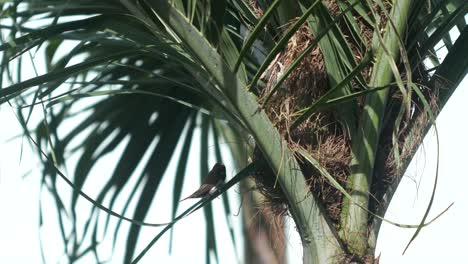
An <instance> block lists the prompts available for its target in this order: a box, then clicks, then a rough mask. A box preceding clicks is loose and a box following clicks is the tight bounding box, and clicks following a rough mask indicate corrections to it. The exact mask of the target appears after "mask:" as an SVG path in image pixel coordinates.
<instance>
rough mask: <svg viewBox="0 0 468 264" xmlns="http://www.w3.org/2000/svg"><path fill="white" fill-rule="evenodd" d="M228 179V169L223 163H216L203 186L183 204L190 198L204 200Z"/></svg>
mask: <svg viewBox="0 0 468 264" xmlns="http://www.w3.org/2000/svg"><path fill="white" fill-rule="evenodd" d="M225 179H226V167H224V165H223V164H221V163H216V164H215V165H214V166H213V168H212V169H211V171H210V173H208V176H206V177H205V179H204V180H203V183H202V185H201V186H200V188H199V189H198V190H196V191H195V192H194V193H193V194H192V195H190V196H189V197H187V198H185V199H182V200H180V201H181V202H182V201H184V200H187V199H190V198H202V197H204V196H206V195H209V194H213V193H214V192H215V191H216V189H217V187H218V186H219V184H221V183H223V182H224V180H225Z"/></svg>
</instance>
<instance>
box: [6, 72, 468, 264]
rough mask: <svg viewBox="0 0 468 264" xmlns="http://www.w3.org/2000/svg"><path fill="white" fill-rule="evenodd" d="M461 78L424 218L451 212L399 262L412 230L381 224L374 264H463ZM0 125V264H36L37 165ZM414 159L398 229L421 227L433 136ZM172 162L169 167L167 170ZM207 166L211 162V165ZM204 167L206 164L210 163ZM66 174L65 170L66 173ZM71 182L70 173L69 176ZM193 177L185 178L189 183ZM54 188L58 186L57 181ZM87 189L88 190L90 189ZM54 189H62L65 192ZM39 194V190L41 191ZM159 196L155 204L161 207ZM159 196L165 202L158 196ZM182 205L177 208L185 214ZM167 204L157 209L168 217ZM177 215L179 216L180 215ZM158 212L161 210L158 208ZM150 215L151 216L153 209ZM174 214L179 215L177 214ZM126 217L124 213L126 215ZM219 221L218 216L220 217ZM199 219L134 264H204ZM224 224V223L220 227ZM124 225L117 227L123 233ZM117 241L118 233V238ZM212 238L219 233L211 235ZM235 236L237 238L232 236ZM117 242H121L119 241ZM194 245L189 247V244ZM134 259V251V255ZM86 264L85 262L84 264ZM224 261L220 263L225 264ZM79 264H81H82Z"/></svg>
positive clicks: (401, 191) (56, 249)
mask: <svg viewBox="0 0 468 264" xmlns="http://www.w3.org/2000/svg"><path fill="white" fill-rule="evenodd" d="M467 88H468V78H465V80H464V82H463V83H462V84H461V86H460V87H459V89H457V91H456V92H455V93H454V94H453V96H452V98H451V99H450V101H449V103H448V104H447V105H446V107H445V108H444V109H443V111H442V112H441V114H440V115H439V118H438V120H437V124H438V129H439V136H440V138H439V139H440V160H439V161H440V168H439V182H438V185H437V193H436V197H435V201H434V204H433V206H432V210H431V213H430V214H429V217H428V219H432V218H433V217H434V216H436V215H437V214H439V213H440V212H441V211H443V210H444V209H445V208H446V207H447V206H448V205H450V204H451V203H452V202H455V204H454V205H453V206H452V208H451V209H450V210H449V211H448V212H446V213H445V214H444V215H443V216H441V217H440V218H439V219H438V220H437V221H436V222H435V223H433V224H432V225H430V226H428V227H426V228H424V229H423V230H422V231H421V233H420V235H419V237H418V238H416V240H415V241H414V242H413V244H412V245H411V246H410V248H409V249H408V250H407V252H406V254H405V255H404V256H402V255H401V253H402V252H403V249H404V248H405V246H406V244H407V243H408V241H409V239H410V238H411V236H412V234H413V232H414V229H402V228H398V227H394V226H391V225H389V224H383V226H382V229H381V232H380V235H379V240H378V245H377V255H378V254H379V253H381V259H380V261H381V263H383V264H385V263H442V262H443V263H458V262H460V261H462V260H465V259H466V257H467V256H466V251H465V250H466V249H465V245H468V226H467V225H466V223H465V222H466V219H467V218H468V213H467V212H468V196H467V195H466V190H465V188H466V186H468V175H467V173H466V169H465V168H464V165H465V164H464V163H465V162H467V161H466V156H465V152H466V150H467V149H468V139H467V137H466V132H467V131H468V124H467V123H466V122H464V121H463V116H465V115H466V114H467V113H468V109H467V104H466V102H467V101H468V90H467ZM0 120H1V122H2V124H4V125H3V126H2V129H0V212H2V215H1V218H0V263H37V262H39V261H40V259H41V257H40V249H39V230H38V225H39V216H38V212H39V211H38V205H39V197H40V196H39V186H40V177H41V176H40V168H41V167H40V166H39V163H38V162H37V158H36V157H35V154H33V153H31V151H30V148H29V145H28V144H27V143H26V141H25V142H24V143H25V144H24V147H23V152H22V154H21V143H22V140H21V138H17V139H15V140H12V141H6V140H8V139H11V138H12V137H14V136H17V135H19V134H20V133H21V128H20V126H19V124H18V122H17V121H16V119H15V117H14V114H13V111H12V110H11V109H10V107H9V106H8V105H6V104H4V105H2V106H1V107H0ZM416 157H417V158H416V159H415V160H413V162H412V163H411V165H410V167H409V169H408V172H407V173H406V176H405V177H404V178H403V180H402V183H401V184H400V186H399V188H398V190H397V192H396V194H395V197H394V199H393V200H392V203H391V206H390V208H389V211H388V213H387V214H386V216H385V217H386V218H388V219H389V220H392V221H395V222H399V223H403V224H417V223H419V221H420V220H421V217H422V216H423V214H424V211H425V209H426V207H427V204H428V202H429V197H430V194H431V191H432V186H433V182H434V176H435V163H436V162H435V159H436V146H435V138H434V133H429V136H428V137H426V139H425V141H424V145H423V146H422V147H421V148H420V149H419V151H418V154H417V155H416ZM114 162H115V159H113V158H112V157H111V156H109V157H107V158H106V160H104V161H103V162H102V163H101V164H100V165H99V166H98V168H96V169H94V170H93V173H96V174H102V173H106V175H107V174H109V171H110V170H111V168H113V167H114V165H113V163H114ZM174 162H176V161H172V162H171V163H172V165H171V168H170V169H169V170H174ZM197 163H198V159H195V160H194V161H193V162H192V165H189V166H191V167H190V168H191V170H192V171H196V172H198V169H197V167H196V166H197V165H196V164H197ZM211 163H212V162H211ZM211 163H210V164H211ZM232 168H233V167H232V165H231V164H227V169H228V177H229V176H232V175H233V174H234V173H235V172H234V171H233V169H232ZM29 170H35V172H34V173H31V174H29V175H28V176H27V177H26V178H24V177H23V176H24V175H25V173H26V172H27V171H29ZM68 171H69V172H72V171H73V170H72V169H70V170H68ZM70 175H71V174H70ZM193 178H195V177H192V179H193ZM59 181H61V180H60V179H59ZM171 184H172V183H171V182H170V181H165V182H163V183H162V185H161V187H160V188H161V189H168V190H170V186H171ZM197 184H198V182H197V181H196V180H193V181H192V182H189V183H187V184H186V186H185V187H184V190H183V195H186V194H190V192H191V191H192V190H193V187H190V186H196V185H197ZM91 185H92V184H91ZM187 186H189V187H187ZM62 188H63V189H64V190H67V188H69V187H67V186H66V185H63V186H62ZM85 192H87V193H91V194H92V193H95V192H96V189H93V188H92V187H90V184H88V185H85ZM44 193H47V191H44ZM236 195H237V194H236V192H235V191H233V190H231V191H230V196H231V197H235V196H236ZM163 196H164V195H162V196H161V195H159V196H158V197H157V198H156V201H155V202H156V203H157V204H161V201H163V202H162V204H164V198H163ZM166 197H167V196H166ZM42 199H46V200H47V201H49V202H50V203H49V206H48V207H46V208H44V212H46V213H48V212H50V214H51V215H52V216H51V215H46V218H45V219H46V224H45V226H44V228H43V229H42V231H41V234H42V235H43V238H46V241H47V243H45V244H44V247H45V252H46V259H47V260H48V261H50V263H57V261H59V262H60V263H66V259H65V258H64V257H63V254H62V242H61V240H60V236H59V233H58V227H57V222H56V217H55V209H54V205H53V204H52V199H51V198H50V196H48V195H47V194H43V195H42ZM190 204H191V203H190V202H187V204H184V205H182V207H183V208H186V207H188V206H189V205H190ZM80 206H82V208H83V209H82V210H83V212H86V210H89V208H90V205H89V204H87V202H85V201H83V202H82V205H80ZM214 206H215V208H216V209H217V210H221V209H220V207H221V201H220V200H219V199H218V200H215V201H214ZM169 208H170V207H169V205H168V207H167V208H166V209H165V210H166V211H167V212H169V210H170V209H169ZM183 208H182V209H183ZM237 208H238V204H236V203H233V206H232V210H233V211H236V210H237ZM160 210H164V209H163V208H161V209H160ZM153 211H154V210H153ZM179 211H180V210H179ZM129 215H131V214H129ZM220 215H222V213H220ZM165 217H167V215H166V216H162V217H161V214H154V220H153V221H152V222H160V221H164V220H167V218H165ZM231 218H232V219H233V221H234V222H235V224H239V217H235V216H232V217H231ZM203 219H204V217H203V214H202V212H197V213H195V214H193V215H192V216H190V217H189V218H187V219H183V220H182V221H180V222H179V223H178V224H177V225H176V229H175V235H176V236H175V242H174V244H175V245H177V246H176V247H174V250H173V256H168V254H167V252H168V250H167V245H168V237H169V236H168V235H166V237H165V239H162V240H161V241H160V242H158V243H157V244H156V246H155V247H154V248H153V249H152V250H151V252H150V253H149V254H148V256H146V257H145V258H144V259H143V261H142V262H141V263H153V262H154V261H155V259H157V260H158V261H160V262H161V263H186V262H189V263H205V261H204V250H203V248H204V246H205V242H204V238H203V237H202V239H199V243H198V242H196V241H197V239H193V238H196V237H199V236H202V234H204V229H205V224H204V223H203ZM223 221H224V222H225V219H224V217H219V221H218V222H220V223H222V222H223ZM222 225H224V224H222ZM126 228H128V225H127V226H126V227H125V228H124V230H127V229H126ZM219 232H220V233H222V234H221V235H220V239H219V240H220V241H221V242H222V243H229V246H228V247H229V250H224V251H223V250H222V247H218V249H219V250H220V254H221V256H220V259H221V260H223V264H224V263H236V259H235V257H234V255H232V252H228V251H230V250H231V246H230V245H231V244H230V243H231V242H230V239H229V236H228V234H227V231H226V230H225V229H224V231H223V230H221V231H219ZM156 233H157V231H156V230H152V229H151V228H145V229H144V231H143V232H142V234H143V235H142V236H141V239H140V242H141V243H139V245H138V248H140V249H141V248H143V246H144V245H146V243H147V242H148V241H150V240H151V239H152V238H153V236H154V235H155V234H156ZM122 234H126V231H124V232H123V233H122ZM187 234H190V235H189V237H191V240H190V241H188V240H186V238H185V237H186V236H187ZM217 235H219V234H217ZM237 235H239V234H237ZM289 235H290V237H291V239H290V241H288V249H289V250H291V251H292V252H296V253H292V254H290V256H291V257H292V258H293V259H295V258H296V259H297V260H293V261H292V262H291V263H300V259H301V253H300V243H299V241H298V238H297V235H296V234H295V231H294V230H289ZM120 238H123V236H120ZM194 241H195V242H194ZM108 248H109V245H104V246H103V247H102V249H103V250H108ZM137 252H138V249H137ZM114 255H115V257H116V258H118V256H122V255H123V249H121V248H118V250H117V251H116V253H115V254H114ZM88 260H89V259H88ZM226 260H228V261H227V262H226ZM83 263H86V261H85V262H83Z"/></svg>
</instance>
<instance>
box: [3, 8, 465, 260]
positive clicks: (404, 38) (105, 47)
mask: <svg viewBox="0 0 468 264" xmlns="http://www.w3.org/2000/svg"><path fill="white" fill-rule="evenodd" d="M1 5H2V21H5V23H2V30H3V31H4V32H5V33H8V35H9V36H8V37H7V38H3V37H4V36H2V38H3V39H2V45H1V46H0V50H1V51H2V52H3V53H2V54H3V56H2V74H0V76H1V78H2V81H1V83H2V87H3V88H2V89H1V90H0V102H1V103H6V102H9V103H11V104H17V105H19V106H20V107H23V108H25V111H19V115H18V116H19V120H20V122H21V123H22V124H23V126H24V128H25V135H26V136H27V137H28V138H29V139H31V141H32V142H33V144H34V146H36V147H37V149H38V155H39V156H40V157H41V158H42V160H43V164H44V169H43V175H44V181H43V183H44V186H46V187H47V188H48V189H49V190H50V191H51V193H52V195H53V196H54V197H55V199H56V202H57V208H58V210H59V216H60V221H61V223H62V228H63V226H65V224H64V223H63V222H65V221H67V219H68V220H70V221H71V223H72V228H71V231H70V232H68V231H63V240H64V243H66V245H67V252H66V253H67V256H68V258H69V260H70V262H73V261H75V260H77V259H79V258H80V257H82V256H83V255H84V254H87V253H94V255H95V256H96V261H98V262H99V261H100V258H99V251H98V250H97V244H99V241H98V239H97V230H98V227H99V226H101V225H100V224H102V223H101V222H100V221H98V219H99V216H98V212H99V210H98V209H102V210H104V211H106V212H107V213H108V215H107V216H106V219H107V221H106V224H105V227H104V228H105V229H106V230H107V226H108V219H109V217H111V216H112V215H113V216H117V217H119V219H120V221H131V222H133V225H132V226H131V228H130V230H129V232H128V235H127V242H126V244H127V247H126V253H125V258H124V262H125V263H127V262H130V261H131V260H132V259H133V258H134V257H135V256H136V255H135V253H136V252H135V245H136V241H137V240H138V235H139V233H140V230H141V227H142V226H143V225H148V223H147V222H145V221H147V220H145V217H146V216H147V213H148V210H149V208H150V206H151V205H152V200H153V199H154V197H155V195H156V194H157V193H158V186H159V185H160V183H161V181H162V179H163V177H173V178H174V185H173V196H172V200H173V201H174V208H173V211H172V216H173V219H175V220H174V223H175V221H177V219H179V217H176V212H177V209H178V203H177V201H179V200H180V198H181V189H182V183H183V182H184V181H185V178H184V175H185V171H186V168H187V161H188V159H189V151H190V149H191V142H192V141H194V140H199V141H200V146H201V147H200V150H199V155H198V156H199V161H200V168H201V171H200V175H207V174H208V170H209V166H210V165H211V164H208V161H209V160H210V159H215V160H217V161H220V162H221V161H222V160H223V159H222V157H221V150H220V142H219V140H220V139H224V140H225V142H236V144H227V146H228V147H229V148H230V150H231V153H232V157H233V158H234V160H235V162H236V164H237V165H238V167H239V169H240V172H239V173H238V174H237V175H236V176H235V177H234V178H232V179H231V180H230V181H229V182H228V183H227V184H226V185H224V186H223V187H221V189H220V191H221V192H220V193H224V192H225V191H226V190H227V189H228V188H230V187H231V186H233V185H234V184H236V183H238V182H239V181H241V180H244V181H242V185H243V186H245V190H248V189H250V188H251V187H254V189H255V197H260V198H254V199H252V200H251V201H252V203H253V205H252V207H250V208H255V206H258V204H259V203H260V204H263V207H264V208H267V211H268V212H270V213H266V214H264V217H265V219H266V220H264V221H266V222H267V223H271V221H276V220H277V219H279V218H281V215H282V214H284V213H288V214H289V215H290V216H291V217H292V219H293V220H294V222H295V224H296V228H297V231H298V232H299V235H300V237H301V240H302V246H303V254H304V256H303V261H304V263H341V262H344V263H348V262H359V263H372V262H373V261H374V251H375V246H376V241H377V236H378V232H379V228H380V224H381V223H382V221H384V219H383V218H382V216H383V215H384V214H385V211H386V208H387V207H388V205H389V202H390V200H391V198H392V195H393V193H394V192H395V190H396V187H397V186H398V183H399V181H400V179H401V177H402V175H403V173H404V171H405V168H406V167H407V165H408V163H409V161H410V160H411V158H412V156H413V154H414V152H415V150H416V148H417V147H418V145H419V144H420V143H421V140H422V138H423V136H424V134H425V133H426V132H427V130H428V128H429V127H430V126H431V125H432V124H433V122H434V120H435V117H436V115H437V113H438V111H439V110H440V109H441V108H442V107H443V106H444V104H445V102H447V100H448V98H449V97H450V95H451V94H452V93H453V91H454V90H455V89H456V87H457V85H458V83H459V82H460V81H461V80H462V78H463V77H464V76H465V74H466V72H467V64H468V59H467V58H468V54H467V50H466V46H467V43H466V42H467V38H468V31H467V27H466V23H465V20H464V16H465V14H466V13H467V10H468V4H467V3H466V1H463V0H432V1H427V0H413V1H409V0H408V1H393V2H392V1H345V0H338V1H318V0H317V1H313V0H282V1H280V0H274V1H273V0H257V1H254V0H252V1H245V0H244V1H243V0H216V1H208V0H204V1H191V0H172V1H164V0H140V1H136V0H121V1H110V0H93V1H86V0H80V1H78V0H76V1H46V0H44V1H33V0H29V1H28V0H24V1H20V0H17V1H14V0H12V1H3V2H2V4H1ZM453 27H456V28H458V30H459V31H460V36H459V37H458V38H457V39H456V41H455V40H453V39H452V38H451V37H450V35H449V34H448V32H449V30H450V29H452V28H453ZM440 41H443V43H444V44H445V47H446V48H447V50H448V55H447V56H446V58H445V59H444V60H443V61H439V60H438V58H437V57H436V56H435V45H436V44H437V43H438V42H440ZM37 50H40V51H44V52H45V60H44V66H43V67H45V69H46V73H44V74H38V75H37V76H36V77H33V78H30V79H26V80H24V79H23V78H22V74H21V70H20V69H21V67H22V60H23V57H24V56H26V57H24V58H29V57H30V56H34V55H35V54H36V52H37ZM425 61H430V62H431V63H432V64H434V67H433V68H430V69H427V68H426V66H425V65H426V64H424V62H425ZM15 69H18V70H16V71H15ZM89 97H96V98H97V100H95V101H93V102H92V103H89V102H90V100H89V99H88V100H85V98H89ZM34 107H39V108H42V110H41V111H44V113H45V115H46V116H45V118H44V120H43V122H41V123H40V124H39V125H38V126H37V127H35V128H34V129H30V128H28V121H29V116H30V114H31V112H32V111H33V109H34ZM69 120H75V121H73V129H71V130H70V131H68V132H67V133H65V134H64V133H63V132H61V131H62V130H61V129H62V127H63V126H64V124H67V121H69ZM76 120H80V121H79V122H77V121H76ZM68 125H70V124H69V122H68ZM59 130H60V131H59ZM196 131H200V138H194V132H196ZM33 134H34V135H35V138H33ZM210 139H211V140H212V141H213V142H214V143H212V144H213V145H214V151H210V150H209V146H210V144H211V143H209V142H210ZM76 141H79V144H78V145H76V144H75V146H74V145H73V142H75V143H76ZM152 142H156V143H155V144H152ZM119 144H124V146H125V147H124V150H123V151H122V153H121V154H120V158H119V160H118V161H117V162H116V168H115V169H114V171H113V172H112V174H111V175H110V177H109V178H108V179H106V182H105V184H104V185H103V186H102V188H101V189H100V192H99V195H97V196H96V197H90V196H88V195H86V194H85V193H84V192H82V191H81V189H82V187H83V185H84V184H85V182H86V181H87V180H88V178H90V177H98V176H97V175H93V174H92V173H90V171H91V169H92V168H93V166H94V165H95V164H96V163H97V162H98V161H99V160H100V159H102V158H103V157H104V156H105V155H107V154H108V153H110V152H112V151H113V150H114V149H116V147H117V146H118V145H119ZM177 144H181V148H180V151H178V152H177V156H174V155H175V153H176V151H175V149H176V146H177ZM76 152H78V153H79V154H78V155H79V160H78V163H77V166H76V170H75V173H74V176H73V181H68V183H69V184H70V185H71V186H72V188H73V190H74V191H73V195H72V199H71V204H70V205H69V208H70V209H69V210H70V211H71V215H69V217H68V218H65V217H64V212H66V211H67V210H68V209H65V208H66V207H65V205H64V204H63V203H62V201H61V197H60V194H59V190H58V189H57V181H59V179H58V178H62V179H64V180H66V181H67V178H66V177H65V175H64V174H63V173H62V172H61V170H60V168H61V166H64V163H65V161H66V160H67V159H68V157H69V156H70V155H71V154H72V153H76ZM147 152H149V153H150V155H149V157H148V158H147V159H143V156H144V154H145V153H147ZM211 152H213V154H210V153H211ZM245 153H247V155H246V154H245ZM191 156H193V155H191ZM247 157H248V159H247ZM172 158H173V159H177V160H178V163H177V170H176V173H175V174H174V175H166V174H165V173H164V172H165V171H166V168H167V167H168V164H169V162H170V160H171V159H172ZM249 161H251V162H250V163H249ZM141 162H143V163H144V166H143V171H142V172H141V174H140V175H139V177H138V179H137V182H136V183H135V184H134V186H135V187H134V189H133V191H131V193H130V195H129V197H127V198H126V199H127V200H128V201H129V202H128V203H127V204H126V205H125V206H124V208H123V209H122V210H120V211H119V212H115V210H113V209H114V205H115V202H116V199H118V198H119V197H120V196H121V195H122V190H123V188H124V187H125V186H126V185H128V184H129V181H130V180H129V179H130V176H131V175H132V173H133V172H134V171H135V170H136V167H137V165H138V164H139V163H141ZM247 164H249V165H247ZM246 176H251V177H249V178H247V177H246ZM434 187H435V186H434ZM138 189H141V191H137V190H138ZM218 194H219V193H218ZM80 197H84V198H85V199H87V200H89V201H91V202H92V203H93V204H94V205H96V208H94V209H93V210H91V212H90V215H89V216H88V219H89V220H88V221H87V222H86V223H85V224H84V225H83V226H77V225H78V221H77V217H78V216H77V215H76V205H77V201H78V200H79V198H80ZM132 198H135V199H136V200H137V203H136V206H135V209H134V212H133V216H132V217H125V216H124V215H125V213H126V212H127V210H128V208H129V204H130V201H131V200H132ZM213 198H214V196H211V197H209V198H207V199H203V200H202V201H201V202H200V203H197V204H196V206H198V205H203V206H204V210H205V214H206V216H207V219H208V227H209V228H208V229H207V230H208V241H209V242H208V244H207V247H208V251H210V250H214V251H216V246H215V244H214V242H213V241H214V240H215V234H214V230H213V229H212V226H213V221H212V218H213V216H212V214H213V213H212V208H211V207H210V204H209V203H208V202H209V201H210V200H211V199H213ZM226 199H227V196H224V199H223V201H224V204H225V205H226V206H227V207H228V205H229V202H228V201H227V200H226ZM252 203H246V204H252ZM247 206H248V205H246V210H247V209H249V208H247ZM229 210H230V209H227V211H226V212H227V213H228V214H229ZM429 210H430V205H429V206H428V208H427V212H429ZM186 213H188V212H186ZM186 213H184V214H183V215H185V214H186ZM268 215H270V217H269V216H268ZM271 215H273V216H272V217H271ZM426 217H427V213H426V215H425V216H424V218H423V219H422V221H421V223H420V224H419V225H416V226H414V227H415V228H416V232H415V235H417V233H418V232H419V230H420V228H422V227H423V226H424V225H425V223H426V222H427V221H426ZM275 219H276V220H275ZM174 223H171V224H170V225H169V226H170V227H171V226H173V224H174ZM119 225H120V224H119ZM267 228H269V227H267ZM118 229H119V226H117V228H116V230H118ZM164 230H167V228H166V229H164ZM78 232H82V233H80V234H78ZM107 232H109V231H107ZM158 237H159V236H158ZM85 239H90V241H91V242H90V244H91V246H89V247H87V248H83V247H82V245H83V244H84V240H85ZM156 240H157V239H155V241H156ZM246 244H247V245H249V243H246ZM145 252H146V251H144V252H137V253H139V256H138V258H137V259H140V257H141V256H142V255H143V254H144V253H145ZM247 252H248V250H247ZM279 255H281V254H279ZM278 260H279V261H280V262H281V261H282V260H281V256H278Z"/></svg>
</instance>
